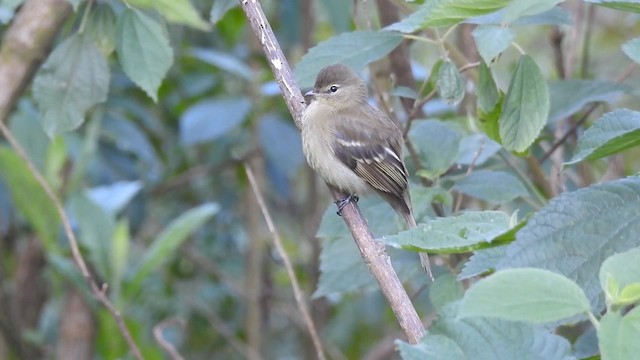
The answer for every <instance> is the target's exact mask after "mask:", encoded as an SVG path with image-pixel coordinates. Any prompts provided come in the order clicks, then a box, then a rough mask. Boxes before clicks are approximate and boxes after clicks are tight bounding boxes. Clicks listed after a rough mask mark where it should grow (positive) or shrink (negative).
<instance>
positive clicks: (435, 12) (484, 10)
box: [385, 0, 510, 33]
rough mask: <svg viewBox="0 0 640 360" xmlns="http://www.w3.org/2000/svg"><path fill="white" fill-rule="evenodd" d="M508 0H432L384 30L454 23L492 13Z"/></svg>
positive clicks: (417, 28)
mask: <svg viewBox="0 0 640 360" xmlns="http://www.w3.org/2000/svg"><path fill="white" fill-rule="evenodd" d="M509 1H510V0H432V1H426V2H425V3H424V4H423V5H421V6H420V7H419V8H418V9H417V10H416V11H415V12H414V13H413V14H411V15H409V16H407V17H406V18H404V19H402V20H400V21H399V22H397V23H395V24H391V25H389V26H387V27H386V28H385V29H386V30H394V31H400V32H403V33H412V32H415V31H417V30H420V29H423V28H426V27H439V26H450V25H455V24H457V23H459V22H461V21H464V20H466V19H469V18H471V17H475V16H480V15H483V14H488V13H492V12H494V11H496V10H498V9H500V8H503V7H504V6H505V5H507V4H508V3H509Z"/></svg>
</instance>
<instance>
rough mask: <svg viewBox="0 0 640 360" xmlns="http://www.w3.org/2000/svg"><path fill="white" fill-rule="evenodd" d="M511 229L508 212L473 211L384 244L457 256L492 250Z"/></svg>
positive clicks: (431, 222)
mask: <svg viewBox="0 0 640 360" xmlns="http://www.w3.org/2000/svg"><path fill="white" fill-rule="evenodd" d="M509 229H510V224H509V216H508V215H507V214H506V213H504V212H501V211H469V212H465V213H463V214H462V215H459V216H450V217H446V218H436V219H433V220H429V221H426V222H423V223H420V224H418V227H416V228H411V229H409V230H406V231H402V232H400V233H399V234H397V235H391V236H387V237H386V238H384V239H383V241H384V242H385V243H386V244H388V245H390V246H394V247H399V248H403V249H407V250H415V249H421V250H423V251H429V252H433V253H439V254H454V253H463V252H469V251H472V250H474V249H477V248H481V247H483V246H484V247H488V245H491V242H492V240H493V239H495V238H496V237H498V236H500V235H501V234H503V233H505V232H507V231H508V230H509ZM493 245H494V246H495V244H493Z"/></svg>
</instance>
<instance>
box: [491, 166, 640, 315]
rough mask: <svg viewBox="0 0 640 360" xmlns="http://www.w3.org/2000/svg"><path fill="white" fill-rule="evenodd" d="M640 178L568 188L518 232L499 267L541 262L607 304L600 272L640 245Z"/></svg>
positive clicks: (599, 304) (600, 305) (597, 304)
mask: <svg viewBox="0 0 640 360" xmlns="http://www.w3.org/2000/svg"><path fill="white" fill-rule="evenodd" d="M639 208H640V178H635V177H632V178H626V179H621V180H616V181H610V182H605V183H602V184H597V185H592V186H590V187H588V188H585V189H581V190H577V191H574V192H565V193H563V194H562V195H560V196H558V197H556V198H554V199H553V200H551V202H550V203H549V204H548V205H547V206H546V207H544V208H543V209H542V210H540V211H539V212H538V213H537V214H535V215H534V216H533V217H532V218H531V220H529V222H528V224H527V225H526V226H525V227H524V228H522V229H521V230H520V231H519V232H518V233H517V235H516V241H514V242H513V243H511V244H510V245H509V246H508V248H507V253H506V255H505V257H504V258H503V259H502V261H501V262H500V264H498V269H505V268H513V267H537V268H543V269H549V270H551V271H554V272H557V273H559V274H562V275H564V276H566V277H568V278H569V279H572V280H574V281H575V282H576V283H577V284H578V285H580V287H581V288H582V289H584V291H585V294H586V295H587V297H588V298H589V300H590V301H591V304H592V306H593V309H594V310H599V309H602V308H603V306H604V298H603V296H602V290H601V288H600V283H599V279H598V278H597V277H596V276H594V274H597V273H598V270H599V269H600V264H601V262H602V261H603V260H604V259H605V258H607V257H608V256H610V255H611V254H613V253H616V252H621V251H626V250H629V249H632V248H635V247H637V246H638V234H639V233H640V212H638V209H639Z"/></svg>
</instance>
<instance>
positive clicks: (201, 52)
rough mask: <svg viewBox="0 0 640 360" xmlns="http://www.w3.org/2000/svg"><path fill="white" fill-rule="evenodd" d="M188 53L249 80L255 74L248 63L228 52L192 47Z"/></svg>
mask: <svg viewBox="0 0 640 360" xmlns="http://www.w3.org/2000/svg"><path fill="white" fill-rule="evenodd" d="M189 54H190V55H191V56H193V57H195V58H196V59H198V60H200V61H203V62H205V63H207V64H209V65H213V66H215V67H217V68H219V69H220V70H224V71H226V72H228V73H231V74H234V75H237V76H240V77H241V78H243V79H245V80H251V79H253V77H254V76H255V74H254V71H253V70H252V69H251V68H250V67H249V65H247V64H245V63H244V62H242V61H241V60H240V59H238V58H236V57H235V56H233V55H231V54H229V53H228V52H224V51H218V50H213V49H204V48H194V49H192V50H191V51H190V52H189Z"/></svg>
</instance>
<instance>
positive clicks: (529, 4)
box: [502, 0, 564, 23]
mask: <svg viewBox="0 0 640 360" xmlns="http://www.w3.org/2000/svg"><path fill="white" fill-rule="evenodd" d="M563 1H564V0H536V1H531V0H513V1H512V2H511V3H509V5H507V6H505V8H504V9H503V11H504V13H503V14H502V21H503V22H506V23H511V22H513V21H514V20H516V19H519V18H522V17H525V16H533V15H537V14H540V13H543V12H545V11H548V10H550V9H551V8H553V7H554V6H556V4H558V3H561V2H563Z"/></svg>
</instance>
